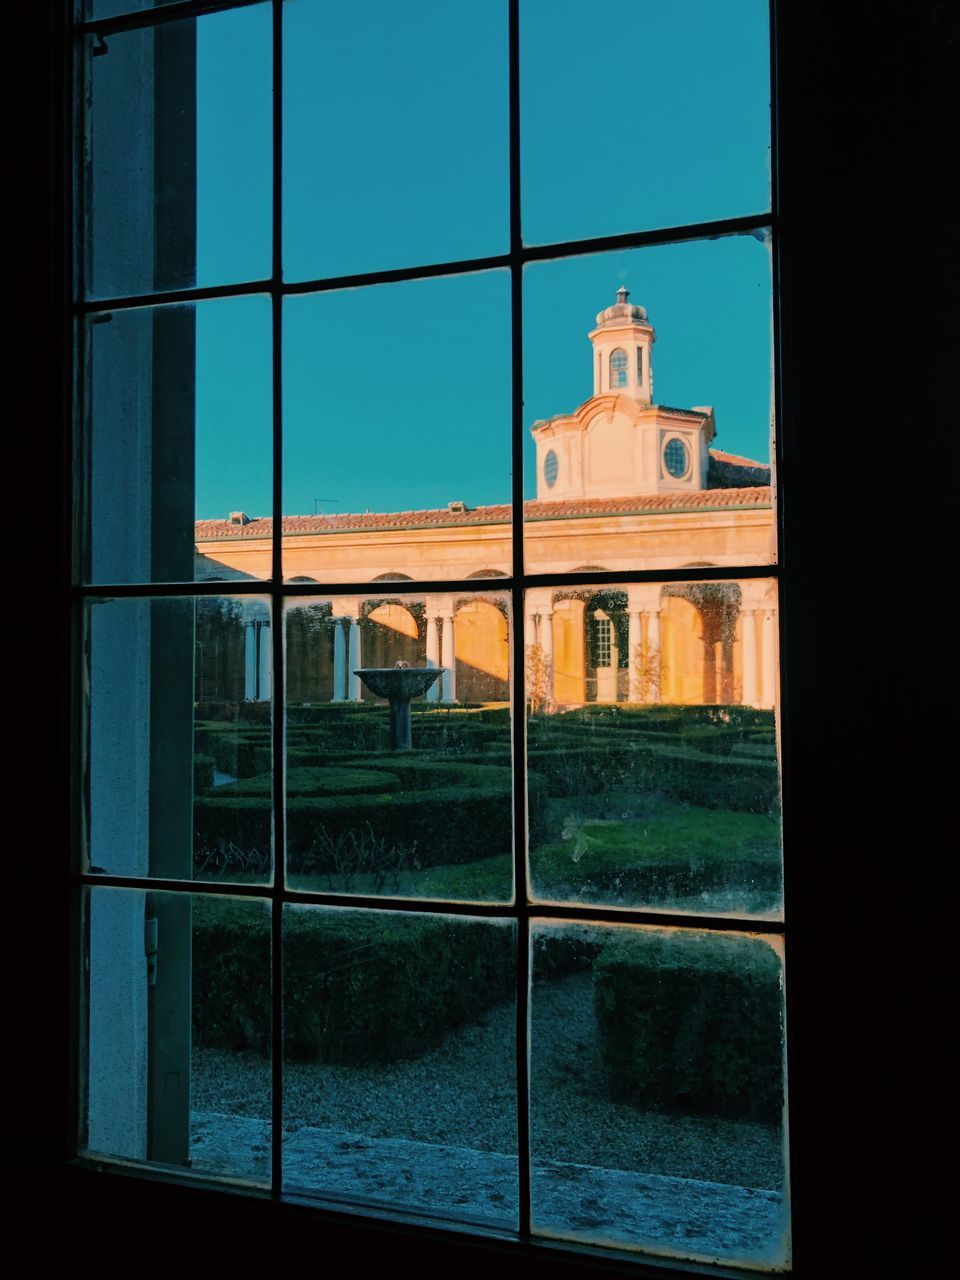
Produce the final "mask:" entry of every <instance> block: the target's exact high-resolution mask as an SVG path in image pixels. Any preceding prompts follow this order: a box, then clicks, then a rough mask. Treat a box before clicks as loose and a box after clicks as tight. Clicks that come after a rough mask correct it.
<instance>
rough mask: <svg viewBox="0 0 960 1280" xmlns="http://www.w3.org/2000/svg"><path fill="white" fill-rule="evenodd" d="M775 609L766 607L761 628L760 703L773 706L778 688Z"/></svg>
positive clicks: (764, 705)
mask: <svg viewBox="0 0 960 1280" xmlns="http://www.w3.org/2000/svg"><path fill="white" fill-rule="evenodd" d="M775 616H776V615H775V614H774V611H773V609H764V611H763V622H762V625H761V630H760V680H761V694H760V705H761V706H762V707H772V706H774V704H775V702H776V690H777V648H776V646H777V635H776V628H775V626H774V621H775Z"/></svg>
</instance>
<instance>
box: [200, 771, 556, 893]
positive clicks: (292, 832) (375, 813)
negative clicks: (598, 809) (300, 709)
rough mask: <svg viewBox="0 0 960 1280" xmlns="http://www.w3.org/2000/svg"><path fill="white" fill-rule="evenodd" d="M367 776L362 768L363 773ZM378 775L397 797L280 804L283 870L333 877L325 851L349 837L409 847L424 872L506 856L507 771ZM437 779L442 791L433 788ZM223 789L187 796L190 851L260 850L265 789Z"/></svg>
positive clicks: (265, 837)
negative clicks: (285, 851)
mask: <svg viewBox="0 0 960 1280" xmlns="http://www.w3.org/2000/svg"><path fill="white" fill-rule="evenodd" d="M397 755H398V758H401V757H399V753H397ZM371 763H372V761H371ZM391 764H392V760H391ZM307 772H309V771H307ZM377 772H378V771H372V772H371V776H376V773H377ZM385 776H386V777H387V778H389V779H390V782H391V785H394V786H395V785H396V783H395V781H394V777H395V776H398V777H399V779H400V782H401V784H402V786H403V790H390V791H370V792H367V791H363V792H361V793H360V794H353V795H343V794H337V795H317V794H306V795H291V796H290V797H289V799H288V802H287V814H286V825H287V849H288V853H289V859H290V861H289V865H290V870H291V872H293V873H294V874H297V875H304V874H318V873H323V872H328V871H342V870H343V867H342V866H337V865H336V862H335V858H334V857H333V850H334V849H335V848H336V847H337V846H338V843H339V844H342V843H343V842H346V841H349V840H350V839H351V833H360V834H362V835H365V836H366V837H368V838H369V841H370V842H371V843H372V844H377V843H380V842H383V843H384V845H385V847H386V848H389V849H395V848H405V849H406V850H408V851H410V852H413V851H414V850H415V854H416V862H417V863H418V864H419V865H420V866H424V867H426V866H438V865H454V864H460V863H465V862H474V861H476V860H478V859H481V858H488V857H491V856H493V855H496V854H502V853H508V852H509V851H510V850H511V849H512V842H513V805H512V800H511V793H510V770H509V769H501V768H497V767H495V766H461V765H447V764H443V763H441V762H435V761H434V762H430V761H424V762H422V767H416V766H407V767H405V764H399V765H397V766H393V769H392V773H391V774H389V775H385ZM441 779H442V780H443V781H445V782H447V785H437V782H438V781H440V780H441ZM451 783H452V785H451ZM412 784H418V785H415V786H414V785H412ZM228 785H230V786H231V787H232V786H235V785H236V784H228ZM530 788H531V796H532V798H533V799H534V800H535V801H536V803H532V804H531V813H532V815H537V817H536V821H535V823H534V825H533V827H532V835H533V837H534V838H535V839H542V838H543V834H544V832H543V821H544V814H545V808H546V805H545V802H546V795H545V792H544V788H543V783H542V780H541V779H539V778H537V777H536V776H535V775H532V776H531V778H530ZM225 792H227V788H226V787H219V788H217V791H216V792H215V793H214V794H213V795H204V796H197V797H196V799H195V802H194V826H195V847H197V848H218V847H220V846H221V845H222V844H223V843H224V842H230V843H233V844H235V845H236V846H238V847H239V848H241V849H269V848H270V840H271V797H270V790H269V784H268V783H266V784H264V786H263V791H262V794H257V795H250V794H238V793H237V792H235V791H233V792H231V793H227V794H224V793H225Z"/></svg>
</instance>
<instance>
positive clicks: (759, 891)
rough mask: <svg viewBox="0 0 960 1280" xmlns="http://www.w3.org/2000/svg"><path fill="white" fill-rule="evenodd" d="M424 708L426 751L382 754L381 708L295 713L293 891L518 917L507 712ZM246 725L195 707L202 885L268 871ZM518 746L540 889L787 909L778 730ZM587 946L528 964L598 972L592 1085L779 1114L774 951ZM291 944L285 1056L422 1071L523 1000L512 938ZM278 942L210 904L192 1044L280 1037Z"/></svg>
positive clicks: (260, 924)
mask: <svg viewBox="0 0 960 1280" xmlns="http://www.w3.org/2000/svg"><path fill="white" fill-rule="evenodd" d="M413 714H414V721H413V737H414V744H415V749H414V750H413V751H412V752H391V751H389V750H388V749H387V747H388V734H389V725H388V718H387V709H386V708H385V707H379V706H364V705H357V704H349V703H347V704H330V705H322V706H320V705H318V706H309V705H304V706H296V705H292V706H289V707H288V709H287V719H288V729H287V761H286V763H287V774H286V786H287V799H286V834H287V851H286V873H287V876H288V881H289V883H290V885H291V887H293V888H304V889H308V890H315V891H325V892H353V893H366V894H370V893H378V894H380V893H382V894H400V895H402V896H405V897H407V896H412V897H418V896H419V897H425V898H429V897H434V898H438V897H439V898H459V899H461V900H464V901H468V902H469V901H479V902H483V901H509V900H510V897H511V895H512V883H513V876H512V847H513V831H512V821H513V817H512V815H513V808H512V800H511V785H512V761H511V729H510V719H509V709H508V708H507V707H504V706H475V707H474V706H461V707H456V708H449V709H447V708H442V707H441V708H430V709H428V708H427V707H426V706H420V707H418V706H417V704H414V709H413ZM254 715H256V716H257V717H258V718H257V719H254V718H252V717H248V716H247V715H246V714H245V709H244V705H240V706H234V707H229V708H228V707H224V706H214V705H211V704H206V705H201V706H200V707H198V718H197V721H196V747H195V749H196V755H195V768H194V777H195V800H194V817H195V824H194V826H195V843H194V861H195V874H197V875H198V876H200V877H203V878H219V879H223V880H226V881H231V880H232V881H248V882H249V881H251V880H252V881H254V882H257V881H262V880H263V879H265V878H266V877H267V876H268V875H269V872H270V866H271V859H272V852H271V842H272V803H273V802H272V780H271V773H270V769H271V760H272V754H271V752H272V748H271V727H270V725H269V723H268V722H266V721H265V719H263V718H261V717H262V711H261V710H260V708H259V707H258V708H256V709H255V710H254ZM527 745H528V755H527V778H528V813H529V849H530V855H529V856H530V870H531V882H532V885H533V890H534V893H535V894H536V895H537V896H539V897H542V898H544V899H548V900H553V901H558V900H559V901H579V902H593V903H604V904H608V905H635V906H645V907H647V908H653V909H656V908H663V909H668V910H669V909H684V910H691V909H693V910H697V909H700V910H704V911H706V912H708V913H709V912H710V911H711V910H716V911H727V912H730V911H732V912H738V913H739V912H742V913H744V914H745V915H756V914H758V913H759V914H764V913H768V912H771V911H774V910H776V909H777V907H778V905H779V894H780V838H779V811H778V794H779V786H778V770H777V758H776V743H775V729H774V723H773V716H772V713H770V712H764V711H758V710H752V709H749V708H744V707H704V706H700V707H632V706H587V707H584V708H580V709H578V710H576V711H571V712H569V713H566V714H554V715H535V716H532V717H531V718H530V720H529V722H528V729H527ZM385 931H386V932H385ZM388 935H389V936H388ZM568 935H569V936H573V935H576V936H575V939H574V942H573V943H570V942H569V939H568V942H564V937H565V936H568ZM573 935H570V931H569V930H568V931H564V930H558V931H556V936H553V937H551V939H550V945H549V946H548V947H544V946H538V947H536V948H535V951H534V978H535V981H537V980H546V981H553V980H557V981H559V980H562V979H563V978H564V977H565V976H566V975H568V974H569V973H572V972H577V971H579V972H589V973H591V974H592V983H593V991H594V1007H595V1014H596V1025H597V1031H598V1035H599V1037H600V1041H601V1044H602V1060H603V1064H604V1080H603V1081H602V1082H600V1086H602V1087H603V1088H605V1089H607V1090H608V1091H609V1094H610V1096H611V1097H614V1098H617V1099H618V1100H621V1101H627V1102H630V1103H632V1104H634V1105H636V1106H637V1107H639V1108H642V1109H653V1110H657V1109H660V1110H668V1111H670V1110H673V1111H678V1112H686V1113H691V1114H709V1115H713V1116H718V1117H724V1116H733V1117H736V1118H739V1119H753V1120H759V1121H763V1122H771V1123H772V1122H774V1121H775V1120H776V1118H777V1116H778V1114H779V1106H780V1097H781V1064H780V1056H779V1055H780V1052H781V1051H780V1039H779V1037H778V1035H777V1033H776V1028H778V1027H779V1025H780V1023H779V1008H780V1000H781V996H780V961H779V957H778V956H777V955H776V953H775V952H774V951H773V950H772V949H771V948H770V947H769V946H768V945H767V944H766V943H763V942H761V941H759V940H757V939H755V938H749V937H746V936H739V935H738V936H732V935H725V936H716V935H709V934H702V933H698V932H697V931H695V930H694V931H690V930H683V931H665V930H657V929H646V930H626V931H625V930H616V929H614V930H606V931H600V930H598V929H593V930H592V931H591V930H579V931H577V930H573ZM588 935H589V936H588ZM285 936H286V944H285V945H286V948H287V950H286V952H285V957H284V963H285V968H286V971H287V973H288V975H289V976H290V978H291V979H292V981H290V982H288V984H287V988H288V991H289V993H290V995H289V999H288V1007H287V1008H286V1009H285V1010H284V1018H285V1028H286V1031H285V1051H286V1052H287V1053H288V1054H289V1055H291V1056H293V1057H295V1058H300V1059H306V1060H312V1061H319V1062H340V1063H350V1062H361V1061H369V1060H376V1059H377V1058H378V1057H387V1058H389V1057H403V1056H409V1055H411V1054H415V1053H417V1052H422V1051H424V1049H425V1048H427V1047H429V1046H430V1045H431V1044H434V1043H436V1042H437V1041H438V1039H440V1038H442V1037H443V1036H444V1035H445V1034H447V1033H449V1031H450V1030H452V1029H453V1028H454V1027H456V1026H458V1025H461V1024H463V1023H464V1022H468V1021H470V1020H476V1019H477V1018H478V1017H479V1016H480V1015H481V1014H482V1013H483V1012H484V1010H485V1009H487V1008H490V1007H492V1006H493V1005H495V1004H498V1003H501V1002H503V1001H505V1000H509V999H510V998H511V997H512V992H513V985H514V981H515V980H514V978H513V958H512V954H513V943H512V936H513V933H512V926H510V927H509V928H508V927H506V926H498V925H497V924H495V923H491V922H489V921H479V920H477V921H471V920H462V919H457V920H454V919H452V918H451V917H437V916H434V917H426V918H421V917H413V916H407V915H404V914H403V913H395V914H389V913H379V912H375V913H363V912H354V911H351V912H349V913H341V912H339V911H338V910H336V909H334V910H329V909H322V910H309V909H303V908H291V909H289V924H288V928H287V930H286V934H285ZM269 945H270V944H269V928H267V927H265V924H264V921H263V919H261V918H260V917H259V916H257V915H256V913H251V911H249V910H245V909H244V904H240V903H239V902H237V900H233V899H230V900H224V899H219V900H218V901H216V902H207V901H204V902H203V903H200V904H198V910H197V912H196V913H195V920H194V990H195V1035H196V1036H197V1037H198V1041H199V1042H200V1043H208V1044H220V1045H223V1046H226V1047H234V1048H245V1049H253V1050H260V1049H261V1048H262V1047H263V1046H265V1045H266V1044H267V1043H268V1040H269V1036H268V1027H269V995H268V993H264V992H262V991H261V992H260V993H259V995H258V994H257V983H256V982H255V981H254V974H255V973H263V972H264V971H265V970H264V965H265V963H266V958H267V956H268V955H269ZM704 1063H707V1064H709V1069H708V1070H707V1071H704V1070H703V1064H704ZM692 1064H697V1068H696V1071H695V1070H694V1067H693V1065H692ZM600 1086H598V1087H600Z"/></svg>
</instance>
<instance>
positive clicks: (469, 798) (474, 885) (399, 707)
mask: <svg viewBox="0 0 960 1280" xmlns="http://www.w3.org/2000/svg"><path fill="white" fill-rule="evenodd" d="M285 642H286V667H285V670H286V678H287V703H286V726H287V739H286V740H287V760H286V765H287V768H286V786H287V821H286V832H287V880H288V883H289V884H290V885H291V887H293V888H296V889H307V890H311V891H313V892H323V893H361V894H374V893H376V894H390V895H393V896H398V897H414V898H454V899H458V900H460V901H467V902H508V901H510V900H511V899H512V896H513V857H512V849H513V802H512V798H511V778H512V771H511V730H510V704H509V699H510V611H509V597H507V596H506V595H504V594H502V593H500V594H498V593H496V592H493V591H485V592H483V593H482V594H477V595H476V596H466V595H424V594H423V593H421V592H414V593H411V594H409V595H408V594H403V595H373V594H372V595H370V596H366V597H353V596H337V597H335V598H334V599H333V600H329V599H328V600H323V599H319V598H316V597H305V598H303V599H298V600H291V601H289V602H288V605H287V610H286V618H285ZM256 786H260V787H261V788H262V790H261V794H262V795H263V796H264V801H263V803H264V805H265V806H268V805H269V787H268V779H267V778H266V777H264V778H262V779H250V780H247V781H244V782H236V783H233V784H232V785H231V786H230V787H229V788H226V789H225V790H224V792H223V793H222V794H226V793H227V791H229V792H230V793H234V792H236V793H238V794H240V793H243V792H247V791H252V789H253V788H254V787H256ZM243 803H244V804H251V803H252V801H251V800H245V801H244V802H243Z"/></svg>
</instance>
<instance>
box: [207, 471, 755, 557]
mask: <svg viewBox="0 0 960 1280" xmlns="http://www.w3.org/2000/svg"><path fill="white" fill-rule="evenodd" d="M749 465H751V466H758V464H757V463H752V464H749ZM770 501H771V498H770V488H769V486H768V485H749V486H743V487H738V488H724V487H720V488H715V489H701V490H697V491H695V492H692V493H662V494H648V495H642V496H638V497H633V498H582V499H573V500H572V501H565V502H536V501H530V502H525V503H524V514H525V516H526V518H527V519H528V520H568V519H571V518H581V519H584V518H587V517H590V516H604V515H610V516H626V515H646V514H648V513H651V514H652V513H662V514H667V513H669V512H681V511H721V510H724V509H730V508H734V509H736V508H749V507H758V508H762V507H768V506H769V505H770ZM509 523H510V506H509V504H507V503H502V504H498V505H496V506H489V507H474V508H473V509H472V510H470V509H468V510H466V511H449V510H448V509H447V508H446V507H439V508H437V509H435V510H429V511H386V512H381V511H376V512H374V511H365V512H360V513H355V514H342V515H317V516H284V517H283V535H284V537H290V536H292V537H296V536H298V535H301V536H309V535H311V534H313V535H318V534H325V533H352V532H356V533H364V532H368V531H369V532H371V533H373V532H377V531H380V532H387V531H390V530H401V529H440V528H444V529H446V528H456V527H457V526H461V527H462V526H467V527H469V526H475V525H500V524H509ZM272 533H273V521H272V520H271V519H270V517H269V516H264V517H261V518H259V519H253V520H250V521H248V523H247V524H231V523H230V521H229V520H198V521H197V524H196V539H197V541H198V542H215V541H233V540H234V539H237V538H240V539H248V538H253V539H256V538H269V537H270V536H271V535H272Z"/></svg>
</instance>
